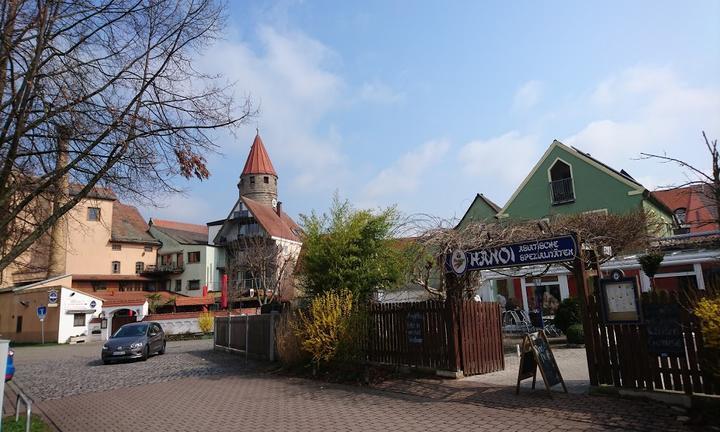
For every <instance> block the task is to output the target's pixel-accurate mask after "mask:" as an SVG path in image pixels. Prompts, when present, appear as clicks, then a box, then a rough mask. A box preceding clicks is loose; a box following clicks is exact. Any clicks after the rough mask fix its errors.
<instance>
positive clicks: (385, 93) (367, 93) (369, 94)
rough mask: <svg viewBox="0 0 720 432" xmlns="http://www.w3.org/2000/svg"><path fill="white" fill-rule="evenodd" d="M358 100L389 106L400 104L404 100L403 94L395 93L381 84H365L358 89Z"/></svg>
mask: <svg viewBox="0 0 720 432" xmlns="http://www.w3.org/2000/svg"><path fill="white" fill-rule="evenodd" d="M358 98H359V99H360V101H363V102H372V103H379V104H388V105H389V104H394V103H398V102H401V101H402V100H403V99H404V98H405V94H404V93H400V92H396V91H395V90H393V89H392V88H391V87H389V86H388V85H387V84H383V83H381V82H366V83H364V84H363V85H362V87H361V88H360V92H359V95H358Z"/></svg>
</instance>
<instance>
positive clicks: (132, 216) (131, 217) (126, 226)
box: [110, 201, 160, 244]
mask: <svg viewBox="0 0 720 432" xmlns="http://www.w3.org/2000/svg"><path fill="white" fill-rule="evenodd" d="M147 231H148V225H147V223H146V222H145V219H143V217H142V215H141V214H140V212H139V211H138V209H137V208H135V207H133V206H129V205H126V204H122V203H120V202H119V201H115V202H114V203H113V218H112V234H111V237H110V241H119V242H135V243H151V244H159V243H160V242H158V241H157V240H155V239H154V238H153V237H152V236H151V235H150V234H149V233H148V232H147Z"/></svg>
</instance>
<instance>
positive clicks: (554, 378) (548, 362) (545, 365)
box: [530, 333, 562, 387]
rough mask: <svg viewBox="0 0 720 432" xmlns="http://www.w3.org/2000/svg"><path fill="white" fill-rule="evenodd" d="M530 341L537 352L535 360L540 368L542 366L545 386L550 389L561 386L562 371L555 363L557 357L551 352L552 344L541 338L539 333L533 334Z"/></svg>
mask: <svg viewBox="0 0 720 432" xmlns="http://www.w3.org/2000/svg"><path fill="white" fill-rule="evenodd" d="M530 340H531V341H532V344H533V350H534V351H535V357H536V358H535V360H536V361H537V362H538V366H540V371H541V372H542V375H543V379H544V380H545V384H547V385H548V386H549V387H552V386H554V385H556V384H560V383H561V382H562V378H561V377H560V369H559V368H558V365H557V363H556V362H555V356H554V355H553V353H552V351H551V350H550V344H549V343H548V341H547V339H545V338H544V337H541V336H539V334H538V333H532V334H531V335H530Z"/></svg>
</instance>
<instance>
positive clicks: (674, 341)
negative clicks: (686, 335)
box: [643, 304, 685, 355]
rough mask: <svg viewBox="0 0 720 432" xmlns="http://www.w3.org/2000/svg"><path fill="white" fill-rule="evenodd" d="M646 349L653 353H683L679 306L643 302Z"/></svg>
mask: <svg viewBox="0 0 720 432" xmlns="http://www.w3.org/2000/svg"><path fill="white" fill-rule="evenodd" d="M643 318H644V320H645V328H646V330H647V347H648V351H649V352H651V353H654V354H680V355H683V354H685V343H684V342H683V333H682V327H680V306H679V305H677V304H643Z"/></svg>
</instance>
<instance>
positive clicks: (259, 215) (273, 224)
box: [240, 196, 301, 242]
mask: <svg viewBox="0 0 720 432" xmlns="http://www.w3.org/2000/svg"><path fill="white" fill-rule="evenodd" d="M240 199H242V200H243V202H244V203H245V205H246V206H247V208H248V210H250V212H251V213H252V214H253V216H254V217H255V219H256V220H257V221H258V223H259V224H260V225H261V226H262V227H263V229H264V230H265V231H266V232H267V233H268V234H270V236H272V237H278V238H282V239H286V240H292V241H296V242H299V241H301V240H300V236H299V233H300V227H299V226H298V224H296V223H295V221H294V220H292V218H291V217H290V216H288V215H287V213H285V212H284V211H282V210H281V211H280V212H281V214H282V216H279V215H278V214H277V211H275V209H273V208H272V207H270V206H268V205H264V204H261V203H259V202H258V201H255V200H253V199H250V198H248V197H244V196H243V197H240Z"/></svg>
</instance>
